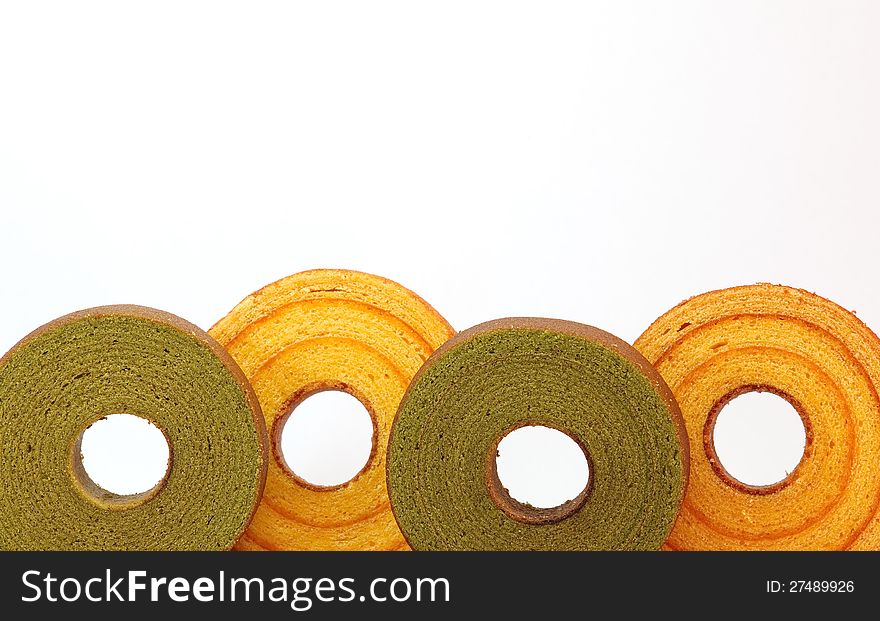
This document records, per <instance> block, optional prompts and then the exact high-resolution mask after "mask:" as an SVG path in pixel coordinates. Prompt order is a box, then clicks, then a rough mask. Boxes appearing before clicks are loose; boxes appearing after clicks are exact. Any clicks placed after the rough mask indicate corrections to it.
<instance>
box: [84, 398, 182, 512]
mask: <svg viewBox="0 0 880 621" xmlns="http://www.w3.org/2000/svg"><path fill="white" fill-rule="evenodd" d="M73 458H74V473H75V474H76V475H77V477H78V478H79V481H80V483H81V484H82V486H83V488H84V489H85V490H86V491H87V492H89V493H90V494H92V495H93V496H95V497H96V498H97V499H98V500H102V501H105V502H108V503H112V502H115V501H120V502H128V503H131V502H136V501H138V500H146V499H147V497H150V496H152V495H153V494H154V493H155V492H158V490H159V488H160V487H161V486H162V484H163V483H164V481H165V479H166V477H167V476H168V473H169V471H170V467H171V447H170V446H169V443H168V439H167V438H166V437H165V434H164V433H162V431H161V430H160V429H159V428H158V427H156V426H155V425H154V424H153V423H151V422H150V421H148V420H147V419H145V418H141V417H140V416H134V415H131V414H111V415H110V416H106V417H104V418H102V419H100V420H98V421H96V422H94V423H92V425H90V426H89V427H88V428H87V429H86V430H85V431H83V432H82V434H81V435H80V436H79V438H78V439H77V442H76V444H75V446H74V455H73Z"/></svg>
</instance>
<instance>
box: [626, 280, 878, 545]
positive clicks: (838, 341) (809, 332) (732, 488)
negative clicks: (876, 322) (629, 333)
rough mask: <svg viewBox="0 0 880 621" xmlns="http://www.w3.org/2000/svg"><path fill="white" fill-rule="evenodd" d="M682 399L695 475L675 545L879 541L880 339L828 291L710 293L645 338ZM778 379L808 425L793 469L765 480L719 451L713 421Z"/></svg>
mask: <svg viewBox="0 0 880 621" xmlns="http://www.w3.org/2000/svg"><path fill="white" fill-rule="evenodd" d="M636 348H637V349H639V351H641V352H642V353H643V354H644V355H645V357H646V358H647V359H648V360H650V361H651V362H652V363H653V364H655V365H656V368H657V370H658V371H659V372H660V374H661V375H662V376H663V377H664V379H665V380H666V382H667V383H668V384H669V386H670V387H671V388H672V390H673V392H674V393H675V396H676V398H677V400H678V402H679V404H680V406H681V410H682V413H683V415H684V418H685V423H686V425H687V431H688V435H689V437H690V443H691V482H690V487H689V489H688V492H687V496H686V498H685V501H684V504H683V506H682V511H681V516H680V517H679V519H678V522H677V524H676V526H675V528H674V530H673V532H672V535H671V536H670V538H669V541H668V544H667V547H669V548H671V549H686V550H687V549H730V550H750V549H755V550H757V549H791V550H794V549H804V550H826V549H855V550H866V549H878V548H880V520H878V507H880V476H878V474H877V472H878V470H877V464H878V459H880V399H878V390H877V387H878V382H880V340H878V338H877V336H876V335H874V333H873V332H871V330H870V329H868V328H867V327H866V326H865V325H864V324H863V323H862V322H861V321H859V320H858V319H857V318H856V317H855V315H853V314H852V313H850V312H849V311H847V310H845V309H843V308H841V307H839V306H837V305H836V304H834V303H832V302H829V301H828V300H825V299H823V298H821V297H819V296H817V295H813V294H811V293H808V292H806V291H801V290H797V289H792V288H788V287H782V286H774V285H755V286H747V287H738V288H733V289H726V290H723V291H715V292H712V293H706V294H703V295H700V296H697V297H695V298H692V299H690V300H687V301H686V302H683V303H682V304H680V305H679V306H677V307H675V308H673V309H672V310H670V311H669V312H668V313H666V314H665V315H663V316H662V317H661V318H660V319H658V320H657V321H656V322H655V323H654V324H653V325H652V326H651V327H650V328H648V330H647V331H646V332H645V333H644V334H643V335H642V336H641V337H640V338H639V339H638V341H637V342H636ZM748 391H771V392H773V393H775V394H777V395H779V396H782V397H784V398H785V399H787V400H788V401H789V402H790V403H791V404H792V405H793V406H794V407H795V409H796V410H797V411H798V413H799V414H800V416H801V419H802V421H803V423H804V427H805V429H806V439H807V440H806V447H805V450H804V456H803V459H802V460H801V462H800V464H799V465H798V466H797V468H796V469H795V470H794V471H793V472H792V473H791V474H790V475H789V476H788V477H787V478H786V479H784V480H783V481H781V482H779V483H777V484H775V485H771V486H766V487H755V486H750V485H746V484H744V483H742V482H740V481H737V480H736V479H735V478H733V477H732V476H731V475H730V474H728V473H727V472H726V471H725V469H724V468H723V466H722V465H721V464H720V463H719V462H718V459H717V456H716V454H715V449H714V440H713V432H714V424H715V419H716V416H717V414H718V412H719V411H720V410H721V408H723V407H724V405H725V404H726V403H728V402H729V401H730V400H731V399H732V398H734V397H736V396H738V395H740V394H742V393H744V392H748Z"/></svg>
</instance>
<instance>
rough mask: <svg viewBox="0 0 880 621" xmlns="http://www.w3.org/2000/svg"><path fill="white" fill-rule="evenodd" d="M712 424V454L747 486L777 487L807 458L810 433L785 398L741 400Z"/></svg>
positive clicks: (757, 395) (768, 395)
mask: <svg viewBox="0 0 880 621" xmlns="http://www.w3.org/2000/svg"><path fill="white" fill-rule="evenodd" d="M712 422H713V426H712V429H711V438H710V439H711V443H712V446H711V449H712V450H713V451H714V453H715V455H717V460H718V464H719V465H720V466H721V467H722V468H723V471H724V472H725V473H726V474H728V475H729V476H730V477H732V478H733V479H734V480H735V481H738V482H740V483H742V484H744V485H746V486H750V487H754V488H768V487H772V486H776V485H778V484H780V483H782V482H783V481H785V480H786V479H788V477H789V476H790V475H791V473H792V472H794V470H795V468H797V466H798V464H799V463H800V462H801V459H803V456H804V451H805V448H806V443H807V429H806V427H805V426H804V420H803V418H802V417H801V415H800V413H799V412H798V410H797V409H796V408H795V407H794V406H793V405H792V403H791V402H790V401H789V400H788V399H787V398H786V397H784V396H782V395H777V394H775V393H772V392H746V393H744V394H741V395H739V396H735V397H733V398H732V399H730V400H729V401H728V402H726V403H724V404H723V405H722V406H721V409H720V410H718V412H717V415H716V416H715V419H714V421H712ZM711 457H712V455H711V452H710V458H711Z"/></svg>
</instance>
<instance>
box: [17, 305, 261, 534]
mask: <svg viewBox="0 0 880 621" xmlns="http://www.w3.org/2000/svg"><path fill="white" fill-rule="evenodd" d="M112 414H132V415H136V416H140V417H142V418H144V419H146V420H148V421H150V422H151V423H153V424H154V425H155V426H156V427H158V428H159V429H160V430H161V431H162V433H163V434H164V435H165V438H166V439H167V441H168V443H169V447H170V451H169V453H170V458H169V468H168V471H167V473H166V475H165V477H164V479H163V480H162V481H161V482H160V483H159V484H158V485H156V487H154V488H153V489H151V490H149V491H147V492H144V493H142V494H135V495H128V496H120V495H116V494H113V493H110V492H108V491H107V490H104V489H102V488H101V487H99V486H98V485H97V484H96V483H95V482H94V481H92V480H91V479H90V478H89V476H88V474H87V473H86V471H85V469H84V468H83V465H82V455H81V453H80V445H81V440H82V434H83V432H84V431H85V430H86V429H87V428H88V427H89V426H90V425H92V424H93V423H94V422H96V421H98V420H99V419H101V418H103V417H105V416H108V415H112ZM266 461H267V437H266V430H265V427H264V424H263V418H262V414H261V412H260V407H259V403H258V401H257V399H256V397H255V396H254V393H253V391H252V390H251V388H250V386H249V384H248V382H247V380H246V378H245V377H244V375H243V374H242V372H241V370H240V369H239V368H238V366H237V365H236V364H235V362H233V360H232V359H231V358H230V357H229V355H228V354H226V353H225V351H224V350H223V349H222V347H220V345H219V344H218V343H217V342H216V341H214V340H213V339H212V338H210V337H209V336H208V335H207V334H206V333H204V332H203V331H201V330H200V329H198V328H197V327H195V326H193V325H191V324H189V323H187V322H185V321H183V320H182V319H179V318H177V317H175V316H173V315H169V314H167V313H164V312H161V311H157V310H153V309H149V308H143V307H137V306H108V307H102V308H94V309H90V310H85V311H81V312H77V313H74V314H72V315H68V316H66V317H62V318H60V319H57V320H55V321H53V322H51V323H49V324H47V325H45V326H43V327H42V328H39V329H38V330H36V331H35V332H34V333H32V334H31V335H29V336H27V337H26V338H25V339H24V340H22V341H21V342H19V343H18V344H17V345H16V346H15V347H14V348H13V349H12V350H11V351H10V352H9V353H8V354H6V355H5V356H4V357H3V358H2V359H0V482H2V483H0V550H225V549H228V548H230V547H232V545H233V544H234V543H235V542H236V541H237V540H238V538H239V536H240V535H241V534H242V533H243V532H244V531H245V529H246V528H247V525H248V523H249V522H250V519H251V517H252V515H253V512H254V509H255V507H256V505H257V503H258V502H259V499H260V495H261V494H262V490H263V485H264V481H265V476H266Z"/></svg>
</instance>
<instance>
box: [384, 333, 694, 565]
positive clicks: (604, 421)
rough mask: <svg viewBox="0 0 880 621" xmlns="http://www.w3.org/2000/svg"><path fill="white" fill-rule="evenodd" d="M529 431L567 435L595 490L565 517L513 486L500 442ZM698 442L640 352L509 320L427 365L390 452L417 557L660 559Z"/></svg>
mask: <svg viewBox="0 0 880 621" xmlns="http://www.w3.org/2000/svg"><path fill="white" fill-rule="evenodd" d="M526 425H542V426H546V427H550V428H554V429H557V430H559V431H562V432H564V433H566V434H568V435H569V436H570V437H571V438H572V439H573V440H574V441H575V442H576V443H578V444H579V445H580V447H581V448H582V449H583V451H584V453H585V455H586V457H587V459H588V462H589V464H590V475H591V476H590V483H589V484H588V485H587V487H586V488H585V489H584V491H582V492H581V493H580V494H579V495H578V496H577V497H575V498H573V499H571V500H570V501H568V502H566V503H564V504H562V505H560V506H558V507H554V508H549V509H542V508H536V507H532V506H529V505H527V504H524V503H520V502H518V501H517V500H515V499H514V498H512V497H511V496H510V494H509V493H508V492H507V490H505V489H504V487H503V486H502V485H501V483H500V480H499V478H498V473H497V470H496V466H495V456H496V454H497V447H498V443H499V441H500V440H501V439H502V438H503V437H504V436H505V435H506V434H508V433H510V432H511V431H513V430H515V429H518V428H520V427H523V426H526ZM687 480H688V452H687V438H686V436H685V435H684V426H683V423H682V420H681V415H680V413H679V410H678V406H677V405H676V403H675V399H674V398H673V397H672V394H671V392H670V391H669V389H668V388H667V386H666V384H665V383H664V382H663V380H662V379H661V378H660V376H659V375H658V374H657V373H656V372H655V371H654V370H653V368H652V367H651V366H650V365H649V364H648V363H647V361H646V360H645V359H644V358H643V357H642V356H641V355H640V354H638V353H637V352H636V351H635V350H634V349H633V348H632V347H630V346H629V345H627V344H626V343H624V342H623V341H621V340H620V339H618V338H616V337H614V336H612V335H610V334H608V333H606V332H603V331H601V330H598V329H596V328H592V327H590V326H585V325H582V324H578V323H573V322H568V321H560V320H553V319H530V318H513V319H499V320H496V321H491V322H489V323H485V324H482V325H479V326H476V327H474V328H471V329H469V330H466V331H464V332H462V333H460V334H458V335H457V336H455V337H453V338H452V339H451V340H450V341H448V342H447V343H446V344H445V345H443V346H441V347H440V348H439V349H438V350H437V351H436V352H435V353H434V354H433V355H432V356H431V357H430V358H429V359H428V361H427V362H426V363H425V364H424V366H423V367H422V368H421V370H420V371H419V372H418V374H417V375H416V377H415V379H414V380H413V382H412V384H411V385H410V387H409V389H408V391H407V393H406V396H405V397H404V399H403V401H402V402H401V404H400V408H399V410H398V413H397V417H396V418H395V421H394V426H393V428H392V435H391V440H390V442H389V445H388V489H389V494H390V497H391V505H392V509H393V510H394V515H395V517H396V518H397V521H398V524H399V525H400V529H401V531H402V532H403V534H404V536H405V537H406V539H407V541H408V542H409V544H410V545H411V546H412V547H413V549H415V550H655V549H658V548H659V547H660V545H661V544H662V543H663V542H664V540H665V539H666V537H667V535H668V534H669V532H670V530H671V529H672V525H673V522H674V521H675V518H676V516H677V515H678V510H679V505H680V503H681V500H682V497H683V495H684V492H685V488H686V486H687Z"/></svg>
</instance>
